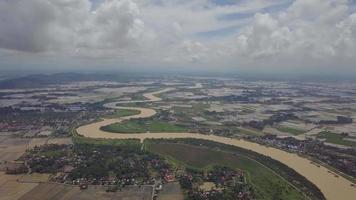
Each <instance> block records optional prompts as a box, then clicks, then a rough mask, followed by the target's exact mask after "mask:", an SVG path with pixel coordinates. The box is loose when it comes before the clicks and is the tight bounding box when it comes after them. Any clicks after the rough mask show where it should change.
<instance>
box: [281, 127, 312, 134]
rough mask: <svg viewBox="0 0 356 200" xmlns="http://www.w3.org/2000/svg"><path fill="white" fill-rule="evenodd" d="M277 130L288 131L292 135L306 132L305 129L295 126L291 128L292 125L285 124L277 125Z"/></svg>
mask: <svg viewBox="0 0 356 200" xmlns="http://www.w3.org/2000/svg"><path fill="white" fill-rule="evenodd" d="M276 129H277V130H279V131H281V132H284V133H290V134H292V135H300V134H304V133H306V131H305V130H301V129H297V128H292V127H287V126H277V127H276Z"/></svg>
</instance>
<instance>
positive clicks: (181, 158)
mask: <svg viewBox="0 0 356 200" xmlns="http://www.w3.org/2000/svg"><path fill="white" fill-rule="evenodd" d="M146 149H147V150H149V151H151V152H153V153H156V154H159V155H162V156H164V157H166V158H168V159H169V160H170V161H171V162H173V163H175V165H184V166H186V167H189V168H193V169H196V170H210V169H212V168H213V166H215V165H223V166H227V167H231V168H234V169H236V168H237V169H241V170H244V171H245V172H246V173H247V177H248V182H249V183H250V184H252V185H253V187H254V189H255V191H256V195H257V198H258V199H304V196H303V195H302V194H301V193H300V192H298V191H297V190H296V189H294V188H293V187H292V186H290V185H289V184H288V183H287V182H286V181H285V180H283V179H282V178H281V177H280V176H279V175H277V174H275V173H274V172H273V171H271V170H270V169H269V168H266V167H265V166H264V165H262V164H260V163H259V162H257V161H255V160H252V159H250V158H248V157H246V156H244V155H242V154H232V153H228V152H224V151H219V150H216V149H215V150H211V149H207V148H204V147H201V146H200V147H196V146H192V145H187V144H173V143H152V142H147V143H146Z"/></svg>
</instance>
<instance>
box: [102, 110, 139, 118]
mask: <svg viewBox="0 0 356 200" xmlns="http://www.w3.org/2000/svg"><path fill="white" fill-rule="evenodd" d="M140 113H141V112H140V111H139V110H130V109H119V110H115V112H114V113H113V114H111V115H108V116H107V117H108V118H117V117H126V116H131V115H138V114H140Z"/></svg>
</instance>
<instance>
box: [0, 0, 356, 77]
mask: <svg viewBox="0 0 356 200" xmlns="http://www.w3.org/2000/svg"><path fill="white" fill-rule="evenodd" d="M86 68H88V69H95V68H97V69H121V68H136V69H140V68H145V69H150V68H152V69H153V68H155V69H175V68H187V69H202V70H205V69H206V70H210V69H213V70H242V71H251V72H254V71H256V72H260V71H272V72H273V71H289V72H296V73H298V72H311V73H319V72H330V73H334V72H335V73H336V72H346V73H355V75H356V1H355V0H0V69H86Z"/></svg>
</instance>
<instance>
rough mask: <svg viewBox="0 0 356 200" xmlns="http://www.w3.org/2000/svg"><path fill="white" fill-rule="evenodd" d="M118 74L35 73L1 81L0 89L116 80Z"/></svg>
mask: <svg viewBox="0 0 356 200" xmlns="http://www.w3.org/2000/svg"><path fill="white" fill-rule="evenodd" d="M115 80H118V75H110V74H80V73H59V74H51V75H46V74H35V75H28V76H24V77H20V78H14V79H8V80H3V81H0V89H14V88H40V87H46V86H48V85H53V84H63V83H70V82H77V81H115Z"/></svg>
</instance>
